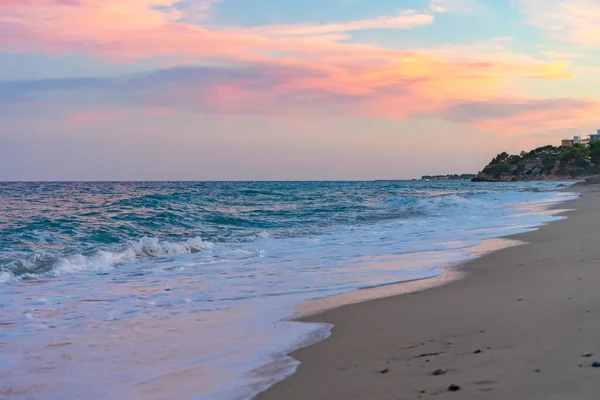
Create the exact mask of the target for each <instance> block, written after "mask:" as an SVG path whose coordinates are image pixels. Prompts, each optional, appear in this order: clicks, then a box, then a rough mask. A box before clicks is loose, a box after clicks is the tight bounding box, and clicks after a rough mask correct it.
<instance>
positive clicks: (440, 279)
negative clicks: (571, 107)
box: [247, 191, 580, 400]
mask: <svg viewBox="0 0 600 400" xmlns="http://www.w3.org/2000/svg"><path fill="white" fill-rule="evenodd" d="M571 193H573V191H571ZM574 194H576V195H578V196H580V193H576V192H575V193H574ZM577 198H578V197H577ZM577 198H575V199H565V200H557V201H555V202H552V203H547V204H544V206H543V209H540V210H537V212H536V214H537V213H543V214H546V215H554V216H560V217H559V218H557V219H554V220H552V221H549V222H546V223H544V224H542V225H540V226H537V227H533V228H530V229H528V230H526V231H524V232H520V233H517V234H510V235H507V236H499V237H497V238H492V239H484V240H482V241H481V243H479V244H478V245H476V246H472V247H471V248H470V249H472V252H471V257H470V258H469V259H466V260H461V261H454V262H449V263H446V264H443V265H441V266H438V267H435V268H433V269H434V270H440V271H441V273H440V274H439V275H435V276H430V277H424V278H418V279H413V280H407V281H401V282H390V283H386V284H381V285H377V286H374V287H367V288H361V289H356V290H351V291H349V292H345V293H341V294H336V295H330V296H325V297H322V298H317V299H313V300H308V301H304V302H302V303H300V304H298V305H296V306H295V307H294V312H295V313H294V314H293V315H292V316H290V317H288V318H286V319H285V320H284V321H288V322H290V323H299V324H308V325H313V326H317V327H318V330H317V331H316V332H315V333H313V334H312V335H310V336H309V337H308V338H305V340H302V341H301V342H299V343H297V344H296V345H295V346H293V348H292V349H290V350H289V351H287V352H285V354H284V355H283V356H282V361H283V360H285V363H286V364H287V367H288V370H287V371H286V372H285V374H283V375H280V376H279V377H278V378H275V377H273V376H271V378H270V379H269V380H268V381H266V382H264V384H258V385H256V387H255V390H253V391H252V393H251V394H250V395H249V397H247V398H248V399H249V400H254V399H256V397H257V396H258V395H260V394H261V393H264V392H266V391H268V390H269V389H270V388H271V387H273V386H274V385H276V384H277V383H279V382H282V381H284V380H285V379H288V378H289V377H291V376H292V375H294V374H295V373H296V371H297V369H298V367H299V366H300V365H301V362H300V361H298V360H296V359H295V358H294V357H293V353H295V352H297V351H298V350H301V349H304V348H306V347H310V346H313V345H315V344H317V343H319V342H321V341H323V340H326V339H328V338H329V337H331V335H332V333H331V330H332V329H333V328H334V326H335V325H333V324H331V323H327V322H315V321H314V319H315V317H318V316H319V315H321V314H324V313H326V312H329V311H333V310H335V309H338V308H341V307H347V306H352V305H355V304H359V303H364V302H370V301H377V300H381V299H385V298H390V297H396V296H403V295H407V294H411V293H416V292H423V291H426V290H431V289H435V288H438V287H441V286H443V285H447V284H450V283H452V282H456V281H458V280H462V279H468V278H469V275H470V274H469V272H468V271H466V268H467V267H468V265H469V264H471V263H473V262H474V261H476V260H479V259H481V258H483V257H485V256H488V255H490V254H493V253H495V252H497V251H500V250H504V249H508V248H511V247H517V246H526V245H528V244H529V242H526V241H522V240H518V239H512V237H514V236H518V235H521V234H523V233H527V232H531V231H536V230H539V229H540V228H543V227H544V226H546V225H548V224H550V223H552V222H555V221H559V220H561V219H564V218H567V216H566V215H563V214H565V213H567V212H569V211H573V210H574V209H570V208H558V207H560V206H562V205H564V204H565V203H569V202H572V201H576V200H577ZM515 215H518V214H515ZM489 244H491V246H488V245H489ZM275 365H276V363H273V364H272V365H270V366H275ZM279 366H281V365H279ZM256 371H262V368H259V369H258V370H256ZM271 372H273V371H272V370H271Z"/></svg>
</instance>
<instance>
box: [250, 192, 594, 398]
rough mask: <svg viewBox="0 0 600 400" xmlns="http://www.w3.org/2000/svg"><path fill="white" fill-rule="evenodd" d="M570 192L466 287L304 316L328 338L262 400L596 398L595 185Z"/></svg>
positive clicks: (472, 266)
mask: <svg viewBox="0 0 600 400" xmlns="http://www.w3.org/2000/svg"><path fill="white" fill-rule="evenodd" d="M576 191H577V192H579V193H581V194H582V196H581V198H579V199H577V200H574V201H571V202H567V203H562V204H560V205H559V208H561V209H574V210H573V211H569V212H566V213H565V216H567V217H568V218H566V219H563V220H560V221H557V222H553V223H551V224H549V225H546V226H544V227H542V228H540V229H539V230H536V231H534V232H529V233H525V234H520V235H515V236H512V237H510V238H511V239H517V240H521V241H525V242H527V244H525V245H522V246H517V247H512V248H507V249H504V250H500V251H497V252H494V253H491V254H489V255H486V256H484V257H482V258H479V259H476V260H474V261H472V262H469V263H467V264H465V265H463V266H461V267H460V269H461V270H462V271H465V272H467V273H468V277H467V278H466V279H461V280H457V281H455V282H452V283H449V284H446V285H443V286H440V287H436V288H432V289H428V290H424V291H419V292H415V293H412V294H405V295H399V296H394V297H389V298H384V299H378V300H373V301H368V302H363V303H359V304H353V305H349V306H344V307H340V308H336V309H334V310H331V311H327V312H325V313H322V314H319V315H317V316H313V317H309V318H306V319H305V320H306V321H311V322H326V323H331V324H334V325H335V327H334V328H333V330H332V336H331V337H330V338H329V339H327V340H325V341H322V342H319V343H317V344H316V345H313V346H311V347H308V348H304V349H301V350H299V351H296V352H294V353H292V354H291V355H292V356H293V357H294V358H296V359H298V360H299V361H301V363H302V364H301V365H300V367H299V368H298V370H297V372H296V373H295V374H294V375H292V376H291V377H290V378H288V379H286V380H284V381H282V382H280V383H278V384H276V385H275V386H273V387H272V388H271V389H270V390H268V391H267V392H265V393H263V394H261V395H259V396H258V397H257V399H259V400H282V399H286V400H295V399H302V400H307V399H311V400H317V399H390V400H391V399H394V400H399V399H403V400H404V399H421V398H422V399H426V398H438V399H445V398H448V399H502V400H504V399H529V400H531V399H545V400H549V399H561V400H564V399H596V398H598V397H599V396H600V379H599V378H600V368H593V367H592V362H593V361H594V360H600V288H599V286H598V284H599V283H600V211H598V208H597V205H598V204H600V186H587V187H577V188H576ZM589 353H591V355H590V354H589ZM436 370H439V371H438V374H434V371H436ZM453 384H454V385H457V386H459V388H460V389H459V390H458V391H456V392H452V391H449V387H450V385H453Z"/></svg>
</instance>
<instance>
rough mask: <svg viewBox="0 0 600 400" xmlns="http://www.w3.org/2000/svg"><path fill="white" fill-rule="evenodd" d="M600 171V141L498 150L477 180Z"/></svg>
mask: <svg viewBox="0 0 600 400" xmlns="http://www.w3.org/2000/svg"><path fill="white" fill-rule="evenodd" d="M598 173H600V141H597V142H591V143H590V145H589V146H586V145H582V144H576V145H574V146H573V147H554V146H544V147H538V148H537V149H534V150H531V151H530V152H528V153H527V152H524V151H523V152H521V153H520V154H518V155H516V154H515V155H510V154H508V153H506V152H502V153H500V154H498V155H497V156H496V157H494V159H492V161H491V162H490V163H489V164H488V165H486V167H485V168H484V169H483V170H482V171H481V172H480V173H479V174H477V176H476V177H475V178H473V179H472V180H473V182H515V181H532V180H557V179H577V178H582V177H585V176H589V175H595V174H598Z"/></svg>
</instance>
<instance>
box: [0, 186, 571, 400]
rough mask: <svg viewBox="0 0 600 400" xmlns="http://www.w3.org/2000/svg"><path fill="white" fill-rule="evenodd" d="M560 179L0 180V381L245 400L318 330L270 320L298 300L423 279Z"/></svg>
mask: <svg viewBox="0 0 600 400" xmlns="http://www.w3.org/2000/svg"><path fill="white" fill-rule="evenodd" d="M557 187H558V184H557V183H545V182H539V183H504V184H476V183H469V182H421V181H411V182H327V183H323V182H269V183H265V182H258V183H227V182H220V183H189V182H188V183H0V282H1V283H0V291H1V293H2V296H3V299H4V301H3V302H2V303H1V305H0V309H1V310H2V313H1V315H2V317H1V318H2V319H1V320H0V343H1V344H2V349H3V356H4V357H3V360H2V361H0V387H2V388H7V387H8V388H12V389H13V392H14V393H17V394H16V395H14V398H30V397H32V396H33V397H35V398H57V399H58V398H76V397H80V396H86V397H87V398H131V397H136V396H142V397H144V398H165V396H166V394H165V393H164V392H161V390H164V388H165V387H169V388H170V389H169V390H170V392H169V393H168V396H167V397H172V398H199V399H236V398H240V399H244V398H248V397H249V396H251V395H252V394H253V393H255V392H256V391H259V390H261V389H263V388H264V387H265V386H267V385H268V384H270V383H273V382H274V381H276V380H278V379H281V378H282V377H283V376H285V375H287V374H289V373H290V372H292V371H293V369H294V367H295V361H294V360H291V359H289V358H288V357H286V356H285V354H286V352H287V351H289V350H290V349H292V348H295V347H297V346H298V345H299V344H301V343H303V342H304V341H306V340H309V338H312V339H316V338H319V337H324V336H326V335H327V334H328V327H325V326H317V325H310V324H300V323H294V322H286V321H284V320H285V319H286V318H287V317H289V316H291V315H292V314H293V307H294V306H295V305H297V304H299V303H301V302H303V301H306V300H310V299H314V298H319V297H323V296H328V295H333V294H339V293H343V292H347V291H351V290H355V289H359V288H364V287H369V286H375V285H381V284H387V283H391V282H401V281H406V280H411V279H420V278H426V277H432V276H436V275H438V274H440V271H441V270H440V269H438V268H437V267H440V266H442V265H444V264H447V263H449V262H453V261H458V260H465V259H468V258H470V257H472V256H473V255H472V254H471V253H470V251H469V250H468V248H469V247H471V246H474V245H476V244H479V243H480V242H481V241H482V240H484V239H488V238H493V237H499V236H504V235H508V234H512V233H517V232H522V231H526V230H529V229H532V228H534V227H536V226H539V225H541V224H543V223H546V222H548V221H551V220H552V219H554V218H555V217H552V216H549V215H546V214H543V213H539V212H537V211H538V210H539V205H540V204H541V205H543V204H549V203H551V202H556V201H562V200H567V199H569V198H573V197H574V196H575V195H573V194H566V193H559V192H556V191H553V189H556V188H557ZM523 210H534V212H531V213H526V214H523ZM515 214H519V215H518V216H515ZM390 265H393V268H390ZM174 382H175V383H174ZM107 383H110V385H107ZM19 393H22V395H20V394H19Z"/></svg>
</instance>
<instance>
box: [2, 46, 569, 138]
mask: <svg viewBox="0 0 600 400" xmlns="http://www.w3.org/2000/svg"><path fill="white" fill-rule="evenodd" d="M546 69H547V67H545V66H544V64H540V65H520V66H519V65H512V66H509V65H508V64H507V63H506V62H505V63H504V64H498V65H495V64H494V63H492V62H491V61H490V62H488V63H473V62H471V63H469V62H464V61H449V60H444V59H435V58H433V57H432V56H431V55H426V54H417V53H415V54H412V55H410V56H409V55H408V54H405V55H404V57H403V59H402V60H396V61H395V62H387V63H380V64H375V65H372V64H364V65H359V64H347V63H330V64H326V65H319V64H309V63H300V62H298V63H275V62H260V63H245V64H240V65H239V66H235V67H224V66H220V67H219V66H213V67H198V66H188V67H177V68H168V69H163V70H157V71H154V72H150V73H143V74H134V75H129V76H125V77H121V78H85V79H81V78H78V79H47V80H39V81H16V82H4V83H0V86H1V87H2V89H3V90H1V91H0V110H2V111H0V115H2V114H3V115H4V117H5V118H7V117H10V116H11V115H17V116H19V117H23V116H27V115H35V116H40V115H49V116H51V115H54V116H55V117H62V118H64V119H65V120H66V121H68V122H77V123H86V122H89V123H94V122H97V121H103V120H107V119H111V118H114V119H118V118H122V117H123V116H124V115H130V114H135V115H138V114H139V113H144V112H147V113H151V114H152V113H155V112H156V110H161V112H170V113H191V114H201V115H212V116H223V115H262V116H297V115H306V116H308V115H311V116H335V115H338V116H344V115H356V116H363V117H375V118H385V119H391V120H404V119H408V118H411V117H437V118H446V119H449V120H450V121H453V122H460V123H464V124H467V125H472V126H476V127H485V128H487V129H488V130H490V131H493V132H497V133H505V130H508V131H510V130H511V129H508V128H507V127H508V126H509V125H510V122H509V121H514V123H515V124H517V125H519V126H520V124H521V122H520V121H521V119H522V113H523V111H524V110H525V111H527V112H540V110H545V109H546V108H551V111H549V112H547V113H546V114H545V115H546V117H547V118H548V123H551V121H552V120H554V119H557V118H565V117H563V115H571V114H572V113H573V111H575V110H579V108H577V107H573V108H572V109H566V107H562V108H561V109H560V110H558V111H559V112H560V113H557V109H556V107H554V106H555V104H558V103H548V104H546V103H531V104H534V105H536V107H533V106H531V105H530V106H529V107H527V106H523V104H525V105H527V104H530V103H528V102H529V101H530V100H527V99H525V100H522V102H521V103H515V102H514V100H511V97H508V96H510V94H511V93H510V90H505V89H504V88H503V82H502V80H500V79H499V78H498V75H499V73H500V72H502V73H504V74H508V75H509V76H511V74H512V76H519V75H524V76H526V75H528V74H531V73H533V72H534V71H537V72H541V71H544V70H546ZM548 70H549V71H552V69H548ZM502 94H504V96H505V97H501V96H502ZM499 98H500V99H501V100H498V99H499ZM515 104H517V105H515ZM565 104H566V103H565ZM569 104H570V103H569ZM501 112H504V114H502V115H500V117H501V118H498V117H499V114H500V113H501ZM511 116H512V117H514V119H511V118H510V117H511ZM533 122H535V123H532V122H531V121H529V123H527V124H526V125H524V126H523V127H519V128H518V129H516V130H519V131H521V130H523V131H529V132H531V131H535V130H537V129H539V128H540V126H543V127H545V126H546V121H542V120H535V121H533ZM540 122H543V124H540ZM512 130H514V129H512Z"/></svg>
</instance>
